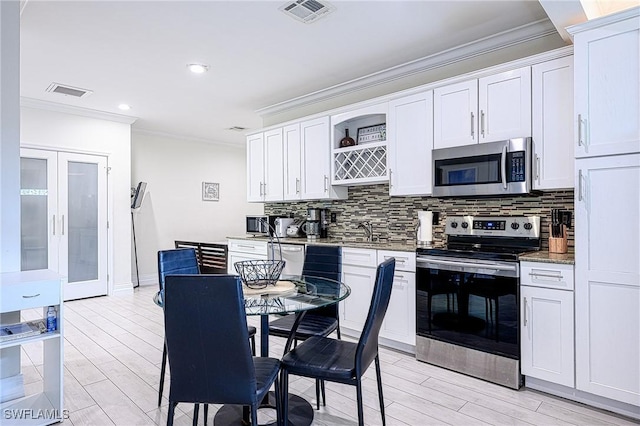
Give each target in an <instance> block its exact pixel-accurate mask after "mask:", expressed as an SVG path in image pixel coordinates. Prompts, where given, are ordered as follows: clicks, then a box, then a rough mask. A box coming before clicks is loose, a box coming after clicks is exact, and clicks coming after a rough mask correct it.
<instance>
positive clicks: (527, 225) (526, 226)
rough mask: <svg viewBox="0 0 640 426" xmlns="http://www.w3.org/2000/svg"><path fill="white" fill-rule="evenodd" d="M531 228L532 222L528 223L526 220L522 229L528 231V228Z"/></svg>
mask: <svg viewBox="0 0 640 426" xmlns="http://www.w3.org/2000/svg"><path fill="white" fill-rule="evenodd" d="M531 228H533V225H532V224H530V223H528V222H527V223H525V224H524V229H526V230H527V231H530V230H531Z"/></svg>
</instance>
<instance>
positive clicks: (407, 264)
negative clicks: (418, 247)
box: [378, 250, 416, 272]
mask: <svg viewBox="0 0 640 426" xmlns="http://www.w3.org/2000/svg"><path fill="white" fill-rule="evenodd" d="M392 257H395V258H396V271H407V272H415V271H416V253H415V252H411V251H392V250H378V263H382V262H384V261H385V260H387V259H390V258H392Z"/></svg>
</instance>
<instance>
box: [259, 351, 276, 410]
mask: <svg viewBox="0 0 640 426" xmlns="http://www.w3.org/2000/svg"><path fill="white" fill-rule="evenodd" d="M253 366H254V368H255V372H256V394H257V399H258V400H261V399H262V398H263V397H264V395H265V394H266V393H267V392H268V391H269V388H270V387H271V385H272V384H273V383H274V382H275V380H276V377H277V376H278V371H279V370H280V361H279V360H278V359H276V358H267V357H259V356H256V357H253Z"/></svg>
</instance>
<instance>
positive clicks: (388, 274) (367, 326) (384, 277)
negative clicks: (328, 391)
mask: <svg viewBox="0 0 640 426" xmlns="http://www.w3.org/2000/svg"><path fill="white" fill-rule="evenodd" d="M395 269H396V259H395V258H393V257H392V258H390V259H387V260H385V261H384V262H382V263H381V264H380V265H378V270H377V271H376V283H375V286H374V287H373V295H372V296H371V305H370V306H369V314H368V315H367V319H366V321H365V323H364V328H363V329H362V334H361V335H360V340H359V341H358V348H357V349H356V372H357V373H356V374H361V373H363V372H364V371H365V370H366V369H367V368H368V367H369V365H371V363H372V362H373V360H374V359H375V357H376V355H378V334H379V333H380V327H381V326H382V320H383V319H384V316H385V314H386V312H387V307H388V306H389V300H390V299H391V288H392V287H393V274H394V272H395Z"/></svg>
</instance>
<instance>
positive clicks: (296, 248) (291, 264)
mask: <svg viewBox="0 0 640 426" xmlns="http://www.w3.org/2000/svg"><path fill="white" fill-rule="evenodd" d="M273 246H276V247H273ZM272 247H273V248H272ZM267 255H268V258H269V259H272V258H275V259H276V260H280V257H279V256H280V255H282V260H284V261H285V264H284V268H283V269H282V275H300V274H302V266H303V264H304V243H303V244H280V248H279V249H278V247H277V244H274V243H269V250H268V252H267Z"/></svg>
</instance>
